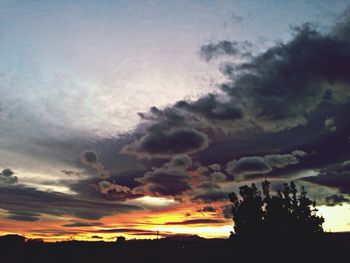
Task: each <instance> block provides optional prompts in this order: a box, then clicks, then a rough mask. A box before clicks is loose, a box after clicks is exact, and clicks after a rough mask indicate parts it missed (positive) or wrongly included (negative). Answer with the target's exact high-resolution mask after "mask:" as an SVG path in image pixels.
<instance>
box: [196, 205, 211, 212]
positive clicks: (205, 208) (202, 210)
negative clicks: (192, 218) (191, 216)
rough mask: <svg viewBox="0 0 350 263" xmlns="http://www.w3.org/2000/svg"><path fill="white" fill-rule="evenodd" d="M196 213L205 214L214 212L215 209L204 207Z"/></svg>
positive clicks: (208, 206) (209, 206)
mask: <svg viewBox="0 0 350 263" xmlns="http://www.w3.org/2000/svg"><path fill="white" fill-rule="evenodd" d="M197 212H203V213H206V212H216V209H215V207H213V206H211V205H207V206H204V207H203V208H201V209H198V210H197Z"/></svg>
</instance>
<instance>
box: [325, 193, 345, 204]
mask: <svg viewBox="0 0 350 263" xmlns="http://www.w3.org/2000/svg"><path fill="white" fill-rule="evenodd" d="M325 202H326V205H328V206H336V205H342V204H343V203H349V202H350V199H349V198H346V197H345V196H344V195H336V194H334V195H330V196H327V197H326V198H325Z"/></svg>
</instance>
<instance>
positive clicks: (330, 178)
mask: <svg viewBox="0 0 350 263" xmlns="http://www.w3.org/2000/svg"><path fill="white" fill-rule="evenodd" d="M304 180H305V181H309V182H312V183H316V184H319V185H324V186H328V187H334V188H337V189H339V191H340V192H341V193H343V194H350V161H345V162H342V163H339V164H334V165H331V166H329V167H327V168H325V169H323V170H321V171H320V173H319V174H318V175H317V176H312V177H308V178H304Z"/></svg>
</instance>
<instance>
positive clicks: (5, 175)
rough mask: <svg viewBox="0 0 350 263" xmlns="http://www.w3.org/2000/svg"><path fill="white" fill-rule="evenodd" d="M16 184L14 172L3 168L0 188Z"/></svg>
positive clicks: (0, 175)
mask: <svg viewBox="0 0 350 263" xmlns="http://www.w3.org/2000/svg"><path fill="white" fill-rule="evenodd" d="M17 182H18V178H17V176H14V172H13V171H12V170H11V169H9V168H5V169H4V170H2V172H1V173H0V186H1V185H10V184H15V183H17Z"/></svg>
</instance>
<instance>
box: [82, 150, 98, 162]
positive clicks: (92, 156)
mask: <svg viewBox="0 0 350 263" xmlns="http://www.w3.org/2000/svg"><path fill="white" fill-rule="evenodd" d="M81 161H82V162H83V163H85V164H88V165H95V164H97V163H98V162H99V160H98V156H97V153H96V152H95V151H93V150H89V151H85V152H83V153H82V154H81Z"/></svg>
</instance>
